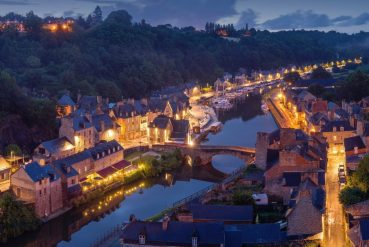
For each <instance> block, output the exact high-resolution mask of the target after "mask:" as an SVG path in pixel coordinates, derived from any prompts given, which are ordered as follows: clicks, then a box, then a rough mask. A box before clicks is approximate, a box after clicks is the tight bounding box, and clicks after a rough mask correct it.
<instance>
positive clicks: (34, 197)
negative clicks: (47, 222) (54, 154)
mask: <svg viewBox="0 0 369 247" xmlns="http://www.w3.org/2000/svg"><path fill="white" fill-rule="evenodd" d="M11 190H12V191H13V193H14V194H15V195H16V197H17V198H18V199H20V200H22V201H24V202H26V203H30V204H33V205H34V207H35V212H36V214H37V215H38V216H39V217H41V218H43V217H48V216H50V215H51V214H53V213H55V212H57V211H58V210H60V209H62V208H63V200H62V184H61V179H60V176H59V174H58V173H57V172H56V171H55V169H54V168H53V167H52V166H51V165H46V166H41V165H40V164H39V163H37V162H32V163H30V164H27V165H25V166H22V167H21V168H20V169H19V170H18V171H16V172H15V173H14V174H13V175H12V176H11Z"/></svg>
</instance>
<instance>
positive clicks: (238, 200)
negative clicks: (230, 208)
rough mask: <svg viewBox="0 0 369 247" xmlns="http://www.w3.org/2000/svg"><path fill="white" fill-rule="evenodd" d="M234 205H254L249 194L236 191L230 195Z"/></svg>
mask: <svg viewBox="0 0 369 247" xmlns="http://www.w3.org/2000/svg"><path fill="white" fill-rule="evenodd" d="M232 202H233V204H234V205H254V204H255V201H254V198H252V194H251V192H246V191H242V190H236V191H235V192H234V193H233V195H232Z"/></svg>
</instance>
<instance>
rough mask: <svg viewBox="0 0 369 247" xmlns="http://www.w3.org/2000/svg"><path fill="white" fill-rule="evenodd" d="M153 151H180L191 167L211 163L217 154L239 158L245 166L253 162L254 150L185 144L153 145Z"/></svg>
mask: <svg viewBox="0 0 369 247" xmlns="http://www.w3.org/2000/svg"><path fill="white" fill-rule="evenodd" d="M152 149H153V150H156V151H163V150H175V149H179V150H181V153H182V155H184V156H186V157H187V159H189V161H190V163H191V164H193V165H195V166H196V165H206V164H209V163H211V161H212V158H213V156H215V155H218V154H228V155H232V156H235V157H238V158H240V159H241V160H243V161H245V163H246V164H250V163H252V162H253V161H254V160H255V148H249V147H241V146H216V145H194V146H190V145H185V144H176V143H171V144H164V145H153V146H152Z"/></svg>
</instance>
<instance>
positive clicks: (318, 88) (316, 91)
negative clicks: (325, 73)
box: [308, 83, 325, 97]
mask: <svg viewBox="0 0 369 247" xmlns="http://www.w3.org/2000/svg"><path fill="white" fill-rule="evenodd" d="M308 91H309V92H310V93H312V94H313V95H315V96H317V97H322V95H323V94H324V93H325V88H324V87H323V86H322V85H320V84H317V83H314V84H311V85H310V86H309V88H308Z"/></svg>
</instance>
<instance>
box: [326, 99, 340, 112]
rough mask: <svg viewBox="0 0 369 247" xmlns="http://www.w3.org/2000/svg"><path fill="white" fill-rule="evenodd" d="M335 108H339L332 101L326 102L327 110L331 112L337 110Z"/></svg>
mask: <svg viewBox="0 0 369 247" xmlns="http://www.w3.org/2000/svg"><path fill="white" fill-rule="evenodd" d="M337 108H339V106H338V105H337V104H336V103H334V102H332V101H329V102H328V110H330V111H332V110H334V109H337Z"/></svg>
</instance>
